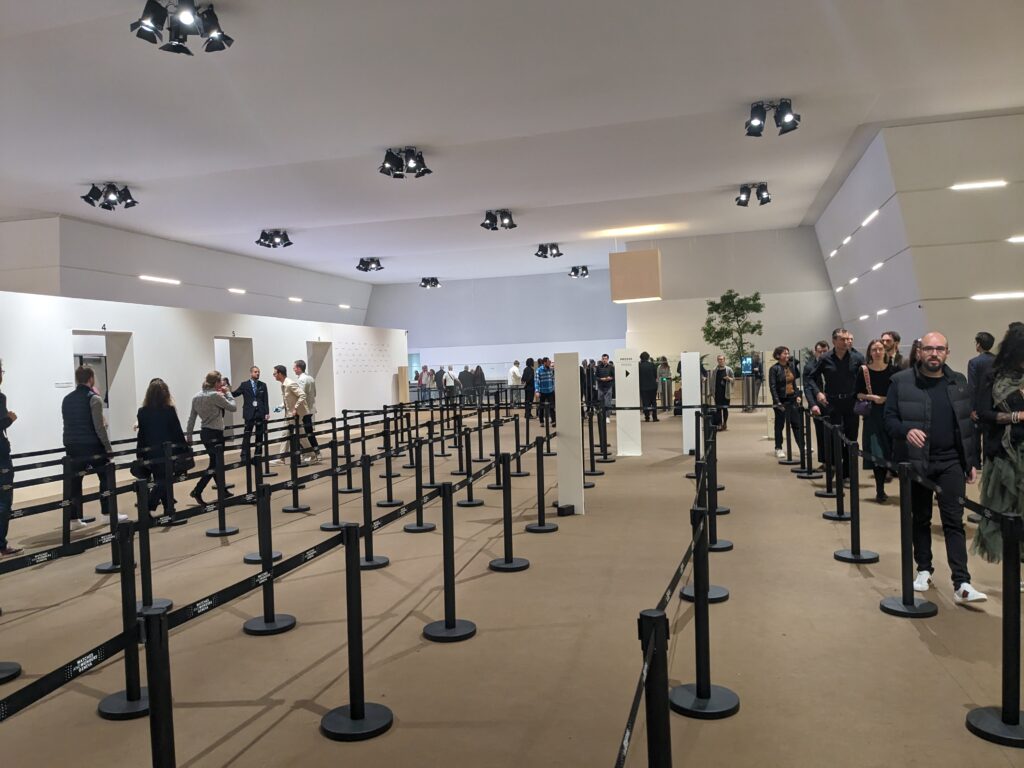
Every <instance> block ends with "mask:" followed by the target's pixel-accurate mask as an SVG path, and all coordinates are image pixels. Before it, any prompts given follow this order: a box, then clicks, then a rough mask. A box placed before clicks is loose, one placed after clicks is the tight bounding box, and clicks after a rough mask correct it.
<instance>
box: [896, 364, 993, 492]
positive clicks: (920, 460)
mask: <svg viewBox="0 0 1024 768" xmlns="http://www.w3.org/2000/svg"><path fill="white" fill-rule="evenodd" d="M942 374H943V376H944V377H945V379H946V384H947V386H948V387H949V402H950V404H952V406H953V413H954V414H955V416H956V433H957V434H956V441H955V442H956V444H957V453H958V454H959V455H960V463H961V464H962V465H963V467H964V470H965V471H966V470H967V469H968V468H969V467H976V466H978V464H979V461H978V441H977V437H976V436H975V431H974V423H973V422H972V421H971V410H972V409H973V408H974V392H973V391H972V390H971V388H970V387H969V386H968V385H967V378H966V377H965V376H964V375H963V374H962V373H957V372H956V371H954V370H953V369H951V368H950V367H949V366H948V365H944V366H943V367H942ZM920 379H921V374H920V373H919V372H918V370H917V368H916V367H915V368H907V369H906V370H904V371H900V372H899V373H895V374H893V377H892V379H890V380H889V392H888V393H887V394H886V399H885V412H884V417H885V429H886V431H887V432H888V433H889V436H890V437H891V438H892V439H893V443H894V445H893V455H894V456H895V457H896V460H897V461H909V462H910V463H911V464H912V465H913V467H914V469H915V470H916V471H917V472H918V473H920V474H925V473H926V472H927V471H928V442H927V441H925V444H924V447H923V448H917V447H915V446H913V445H911V444H910V443H908V442H907V433H908V432H909V431H910V430H912V429H920V430H923V431H924V433H925V434H928V433H929V432H930V431H931V425H932V400H931V398H930V397H929V396H928V393H927V392H925V391H924V390H923V389H922V388H921V386H920V383H919V382H920Z"/></svg>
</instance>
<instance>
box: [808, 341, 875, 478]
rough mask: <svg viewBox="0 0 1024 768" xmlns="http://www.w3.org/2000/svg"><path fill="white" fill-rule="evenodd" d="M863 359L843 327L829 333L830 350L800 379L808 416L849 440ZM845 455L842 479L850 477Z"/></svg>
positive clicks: (853, 428) (855, 421)
mask: <svg viewBox="0 0 1024 768" xmlns="http://www.w3.org/2000/svg"><path fill="white" fill-rule="evenodd" d="M862 365H864V356H863V355H861V353H860V352H857V351H856V350H855V349H853V334H852V333H850V332H849V331H848V330H846V329H845V328H836V329H835V330H834V331H832V351H831V352H828V353H827V354H824V355H822V356H821V357H820V358H818V361H817V362H816V363H815V364H814V367H813V368H812V369H811V371H810V374H809V376H806V377H804V390H805V393H806V395H807V402H808V403H810V404H811V413H812V414H814V415H815V416H818V415H821V414H824V415H825V417H826V418H827V419H828V420H829V422H830V423H831V424H834V425H836V426H838V427H839V429H841V430H842V432H843V435H845V436H846V439H847V440H849V441H851V442H852V441H854V440H856V439H857V433H858V432H859V431H860V419H859V418H858V417H857V414H855V413H854V412H853V405H854V403H855V402H856V394H857V377H858V375H860V369H861V366H862ZM849 458H850V457H849V455H848V454H847V452H846V451H843V477H844V478H849V477H850V463H849Z"/></svg>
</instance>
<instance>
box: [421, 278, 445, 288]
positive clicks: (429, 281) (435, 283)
mask: <svg viewBox="0 0 1024 768" xmlns="http://www.w3.org/2000/svg"><path fill="white" fill-rule="evenodd" d="M440 287H441V281H440V280H438V279H437V278H436V277H421V278H420V288H426V289H427V290H430V289H431V288H440Z"/></svg>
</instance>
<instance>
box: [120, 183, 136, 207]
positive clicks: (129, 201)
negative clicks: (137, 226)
mask: <svg viewBox="0 0 1024 768" xmlns="http://www.w3.org/2000/svg"><path fill="white" fill-rule="evenodd" d="M117 199H118V201H119V202H120V203H121V205H123V206H124V207H125V208H134V207H135V206H136V205H138V204H139V201H138V200H136V199H135V198H134V197H132V193H131V191H130V190H129V189H128V187H127V186H124V187H121V191H120V192H118V193H117Z"/></svg>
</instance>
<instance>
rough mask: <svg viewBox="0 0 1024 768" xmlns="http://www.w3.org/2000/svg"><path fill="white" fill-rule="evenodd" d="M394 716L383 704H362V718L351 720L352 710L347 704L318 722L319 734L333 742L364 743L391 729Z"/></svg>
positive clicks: (333, 710)
mask: <svg viewBox="0 0 1024 768" xmlns="http://www.w3.org/2000/svg"><path fill="white" fill-rule="evenodd" d="M394 722H395V716H394V715H393V714H392V713H391V710H390V709H388V708H387V707H385V706H384V705H383V704H371V703H370V702H366V703H365V704H363V717H362V718H360V719H359V720H353V719H352V710H351V707H349V706H348V705H347V704H346V705H345V706H344V707H338V708H337V709H332V710H331V711H330V712H328V713H327V714H326V715H324V716H323V718H322V719H321V720H320V733H322V734H323V735H324V736H326V737H327V738H328V739H333V740H334V741H365V740H366V739H372V738H373V737H374V736H380V735H381V734H382V733H386V732H387V731H388V730H390V729H391V726H392V725H393V724H394Z"/></svg>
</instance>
